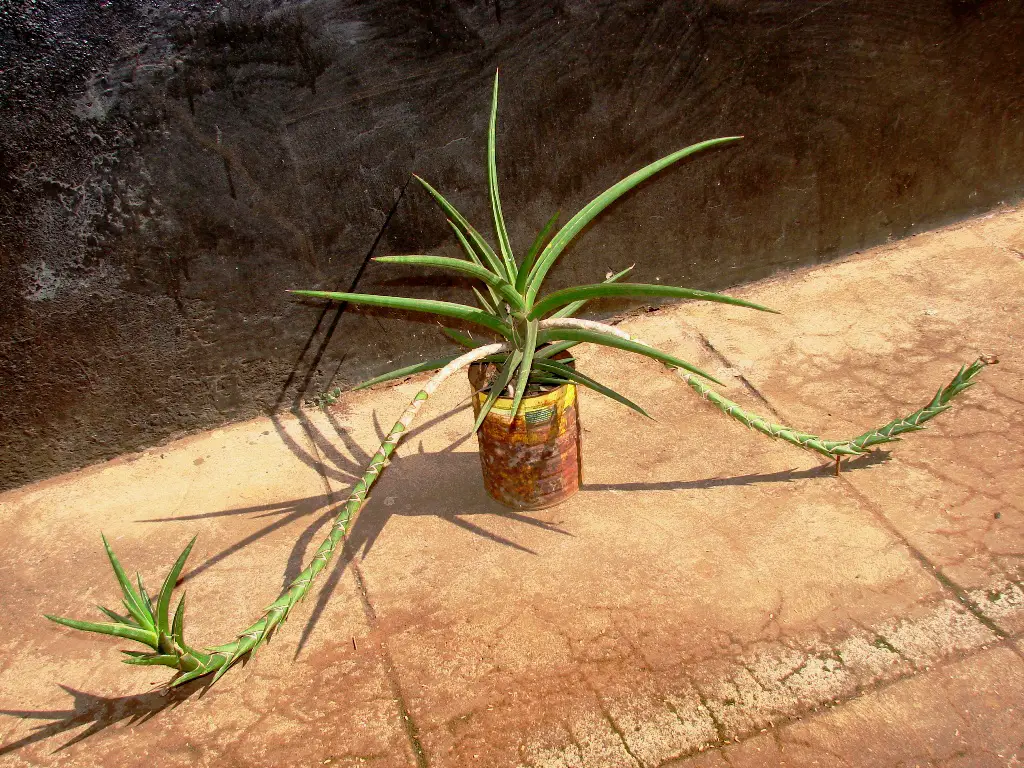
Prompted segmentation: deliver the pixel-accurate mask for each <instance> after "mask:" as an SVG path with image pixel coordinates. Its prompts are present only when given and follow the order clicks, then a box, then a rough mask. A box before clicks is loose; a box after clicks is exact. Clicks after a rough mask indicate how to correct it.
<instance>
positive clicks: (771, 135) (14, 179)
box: [0, 0, 1024, 487]
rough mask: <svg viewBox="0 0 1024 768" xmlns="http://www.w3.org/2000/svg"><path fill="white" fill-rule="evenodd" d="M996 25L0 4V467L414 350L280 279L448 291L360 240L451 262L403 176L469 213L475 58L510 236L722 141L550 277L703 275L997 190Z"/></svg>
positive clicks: (576, 7)
mask: <svg viewBox="0 0 1024 768" xmlns="http://www.w3.org/2000/svg"><path fill="white" fill-rule="evenodd" d="M1021 40H1024V3H1022V2H1021V1H1020V0H987V1H986V0H929V1H926V0H905V1H904V2H891V0H885V1H884V2H880V1H877V0H824V1H822V2H819V1H818V0H815V1H814V2H753V1H749V2H744V1H743V0H717V1H715V2H711V1H707V0H705V1H703V2H698V1H694V2H683V1H682V0H675V1H669V2H658V1H657V0H647V1H642V0H616V1H615V2H596V1H593V0H591V1H586V2H585V1H584V0H564V1H563V2H519V3H514V2H509V0H492V1H491V2H470V1H469V0H450V1H446V0H427V1H425V2H399V0H362V1H356V0H330V1H328V0H308V1H307V2H284V1H282V0H278V1H277V2H269V1H268V2H261V1H260V0H248V2H242V1H241V0H238V1H237V2H225V3H211V2H171V1H167V2H155V1H154V2H149V3H145V2H141V1H134V2H133V1H131V0H108V1H106V2H101V1H100V0H95V2H89V3H85V2H81V1H80V0H36V1H35V2H28V0H24V1H23V2H19V1H17V0H11V1H10V2H6V3H0V57H2V61H0V93H2V94H3V101H2V103H0V119H2V124H3V126H4V130H3V131H2V132H0V148H2V149H0V173H2V178H3V181H2V185H3V186H2V189H0V397H2V407H0V435H2V438H3V439H2V442H0V487H5V486H11V485H16V484H18V483H22V482H26V481H28V480H31V479H34V478H39V477H43V476H45V475H48V474H52V473H54V472H57V471H59V470H63V469H67V468H71V467H74V466H80V465H82V464H85V463H88V462H91V461H95V460H98V459H102V458H105V457H109V456H111V455H114V454H116V453H118V452H121V451H124V450H127V449H132V448H138V447H141V446H145V445H151V444H153V443H155V442H157V441H159V440H161V439H163V438H164V437H166V436H169V435H172V434H175V433H180V432H181V431H185V430H192V429H197V428H201V427H205V426H209V425H213V424H216V423H219V422H223V421H225V420H229V419H236V418H241V417H244V416H248V415H252V414H255V413H258V412H260V411H264V412H265V411H266V410H267V409H269V408H272V407H274V406H275V404H276V405H279V406H280V405H284V406H285V407H287V406H288V405H290V404H292V403H293V402H294V401H295V399H296V398H297V397H299V396H301V392H302V391H303V390H305V391H306V396H307V397H308V396H310V395H313V394H316V393H317V392H319V391H322V390H323V389H324V388H325V387H327V386H328V384H329V383H330V382H332V381H333V385H341V386H345V385H347V384H351V383H353V382H354V381H355V380H357V379H359V378H360V377H362V376H363V375H365V374H367V373H373V372H378V371H380V370H382V369H383V368H384V367H386V366H387V365H388V364H389V362H393V363H395V364H397V363H401V362H408V361H411V360H415V359H418V357H419V356H420V355H421V354H426V355H433V354H435V353H436V352H437V350H438V349H439V348H441V347H442V346H444V343H443V341H442V340H441V338H440V337H439V334H437V333H436V332H435V329H434V327H433V325H432V323H430V322H429V321H425V322H423V321H416V320H415V319H412V318H400V317H395V316H393V315H389V314H388V313H385V312H376V311H366V312H363V311H358V310H355V309H352V308H350V309H348V310H346V311H344V312H343V313H342V314H340V315H339V314H338V313H337V312H335V311H333V310H332V311H330V312H327V313H324V312H322V310H321V308H319V307H317V306H314V305H303V304H301V303H298V302H295V301H290V300H289V299H288V298H287V296H286V295H285V294H284V292H283V291H284V289H286V288H291V287H331V288H339V287H340V288H343V289H349V288H351V287H352V285H353V284H356V286H357V288H358V289H359V290H366V291H389V292H401V293H405V294H407V295H415V296H448V297H455V298H463V297H464V296H465V294H466V286H465V285H463V284H461V283H459V282H458V281H452V280H450V279H448V278H447V277H446V276H442V277H441V278H438V277H436V276H432V275H420V274H417V273H415V272H410V271H402V270H394V269H388V268H385V267H384V266H383V265H378V264H373V263H367V256H368V254H369V253H370V252H371V250H373V252H374V253H375V254H376V255H382V254H386V253H392V252H430V253H432V252H436V253H449V254H454V253H455V244H454V243H453V242H452V241H451V239H450V238H449V237H448V233H447V230H446V225H445V223H444V218H443V216H442V215H441V214H440V213H439V212H438V211H436V210H435V209H433V208H432V207H431V206H430V205H429V204H428V202H427V199H426V196H425V194H424V193H423V192H422V191H420V190H419V189H417V188H415V187H414V186H412V185H410V186H408V187H406V183H407V181H408V179H409V174H410V172H411V171H416V172H418V173H420V174H421V175H424V176H426V177H427V178H428V179H429V180H431V181H432V182H433V183H435V185H436V186H438V187H439V188H440V189H441V190H442V191H443V192H444V193H445V194H447V195H448V196H449V197H450V198H451V199H452V200H453V202H455V203H456V204H457V205H459V206H460V207H462V208H463V211H464V212H465V213H466V214H467V215H468V216H469V217H470V218H471V219H472V220H475V221H477V222H479V224H478V226H480V227H481V228H484V229H485V230H486V231H489V226H488V225H487V220H488V219H487V215H488V207H487V201H486V187H485V183H484V173H483V155H484V131H485V128H486V119H487V111H488V104H489V81H490V78H491V76H492V75H493V72H494V68H495V67H496V66H498V65H500V66H501V68H502V84H503V90H502V104H501V126H500V133H499V142H500V143H499V151H500V158H499V163H500V175H501V180H502V184H503V202H504V205H505V211H506V218H507V220H509V225H510V229H511V232H512V238H513V245H514V246H519V247H520V248H522V247H525V245H526V244H527V243H528V242H529V240H530V239H532V236H533V234H534V232H535V231H536V229H537V228H539V227H540V226H541V224H543V222H544V220H546V218H547V217H548V216H549V215H550V214H551V213H552V212H553V211H554V210H556V209H561V210H562V211H563V212H565V213H566V214H571V213H573V212H575V210H576V209H577V208H578V207H579V206H581V205H582V204H584V203H585V202H586V201H587V200H588V199H589V198H590V197H591V196H593V195H594V194H596V193H597V192H599V191H601V190H602V189H604V188H605V187H606V186H608V185H609V184H611V183H613V182H614V181H616V180H617V179H618V178H620V177H621V176H624V175H625V174H627V173H628V172H630V171H632V170H634V169H635V168H637V167H639V166H640V165H642V164H644V163H645V162H648V161H650V160H652V159H654V158H656V157H658V156H660V155H662V154H665V153H667V152H669V151H671V150H672V149H675V148H678V147H680V146H683V145H685V144H688V143H691V142H693V141H696V140H699V139H703V138H709V137H713V136H718V135H724V134H734V133H743V134H745V135H746V136H747V140H746V141H745V142H743V143H742V145H739V146H734V147H731V148H728V149H722V150H719V151H716V152H713V153H710V154H707V155H703V156H698V157H697V158H696V159H694V160H693V161H692V162H688V163H686V164H683V165H681V166H678V167H676V168H674V169H672V170H670V171H668V172H667V173H665V174H663V175H661V176H660V177H658V178H657V179H656V180H654V181H652V182H648V183H647V184H645V185H644V186H643V187H641V188H640V189H638V190H637V191H635V192H634V193H632V194H631V195H630V196H629V197H628V198H627V199H624V200H623V201H621V202H620V203H619V204H618V205H616V206H615V207H614V208H613V209H612V210H610V211H609V212H608V213H607V214H605V216H604V217H603V219H602V220H601V221H600V222H599V223H598V224H597V225H595V226H593V227H592V228H591V229H590V230H589V231H588V232H587V233H586V234H585V235H584V236H583V237H582V238H581V239H580V240H579V242H578V243H577V244H576V245H575V246H574V247H573V248H572V249H571V251H570V252H568V253H567V255H566V257H565V258H564V263H562V264H561V266H560V267H559V268H558V269H557V270H556V271H555V272H554V273H553V274H552V282H553V284H559V283H565V282H569V281H574V280H587V281H590V280H593V279H594V278H596V277H599V276H602V275H603V274H604V273H605V272H606V271H607V270H609V269H614V268H620V267H622V266H624V265H627V264H629V263H632V262H634V261H635V262H637V265H638V266H637V269H636V272H635V279H636V280H638V281H645V282H648V281H654V280H656V279H660V280H661V281H662V282H674V283H677V284H687V285H691V286H694V287H703V288H723V287H726V286H729V285H731V284H735V283H737V282H741V281H743V280H748V279H753V278H758V277H762V276H764V275H767V274H769V273H771V272H773V271H775V270H777V269H779V268H783V267H787V266H792V265H797V264H806V263H811V262H815V261H820V260H823V259H827V258H830V257H833V256H836V255H839V254H842V253H845V252H849V251H851V250H856V249H859V248H862V247H865V246H868V245H873V244H876V243H878V242H882V241H885V240H886V239H888V238H892V237H901V236H903V235H906V234H908V233H910V232H912V231H916V230H920V229H924V228H927V227H931V226H934V225H936V224H940V223H943V222H946V221H949V220H951V219H954V218H957V217H961V216H964V215H966V214H968V213H971V212H974V211H978V210H983V209H985V208H987V207H991V206H993V205H995V204H997V203H999V202H1000V201H1003V200H1010V199H1014V198H1017V197H1019V196H1020V195H1021V193H1022V191H1024V46H1022V45H1021ZM403 190H404V191H403ZM385 224H386V226H385ZM880 300H887V297H880ZM328 335H331V338H330V343H329V344H325V343H324V342H325V341H326V339H327V337H328ZM289 382H290V383H289ZM286 384H287V386H286Z"/></svg>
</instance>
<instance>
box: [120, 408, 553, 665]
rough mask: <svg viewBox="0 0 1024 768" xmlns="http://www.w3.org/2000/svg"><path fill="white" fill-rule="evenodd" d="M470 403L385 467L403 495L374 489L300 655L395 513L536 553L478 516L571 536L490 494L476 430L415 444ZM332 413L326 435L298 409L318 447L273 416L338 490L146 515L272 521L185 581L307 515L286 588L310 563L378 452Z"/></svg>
mask: <svg viewBox="0 0 1024 768" xmlns="http://www.w3.org/2000/svg"><path fill="white" fill-rule="evenodd" d="M464 410H465V408H464V407H459V408H455V409H453V410H451V411H449V412H447V413H444V414H441V415H439V416H437V417H435V418H433V419H431V420H430V421H427V422H425V423H423V424H422V425H420V426H418V427H416V428H414V429H412V430H411V431H410V432H409V434H408V435H407V436H406V437H405V439H404V440H403V442H402V448H401V449H400V450H399V451H397V452H396V453H395V454H393V455H392V457H391V460H390V462H389V467H390V468H389V469H387V470H386V471H385V473H384V475H385V477H386V476H387V475H392V476H393V477H398V478H399V480H400V486H401V497H400V500H399V501H398V503H395V498H394V497H389V496H387V495H386V493H387V491H386V488H387V487H388V486H387V482H386V480H385V481H382V482H381V483H380V484H379V485H377V486H375V488H374V492H373V493H371V494H370V497H369V498H368V500H367V502H366V504H365V505H364V506H363V508H362V509H361V510H360V511H359V513H358V514H357V516H356V518H355V521H354V523H353V525H352V528H351V529H350V530H349V532H348V535H347V537H346V539H345V544H344V547H343V548H342V550H341V552H340V556H339V557H338V559H337V561H336V562H335V564H334V565H333V566H332V567H331V569H330V572H329V573H328V574H326V579H325V580H324V582H323V585H322V586H321V587H320V588H319V590H318V594H317V599H316V604H315V606H314V608H313V610H312V612H311V614H310V617H309V619H308V620H307V623H306V626H305V628H304V629H303V632H302V636H301V638H300V640H299V643H298V647H297V648H296V652H295V656H296V658H297V657H298V656H299V654H300V653H301V652H302V650H303V648H304V647H305V645H306V643H307V641H308V640H309V638H310V636H311V635H312V632H313V631H314V629H315V627H316V624H317V622H318V621H319V619H320V616H321V615H322V613H323V611H324V609H325V608H326V607H327V604H328V603H329V602H330V599H331V597H332V595H333V594H334V591H335V589H336V588H337V585H338V583H339V582H340V580H341V578H342V576H343V574H344V572H345V570H346V568H348V566H349V565H350V564H351V563H352V561H353V559H354V558H356V557H358V558H365V557H366V555H367V554H368V553H369V552H370V551H371V550H372V548H373V546H374V543H375V542H376V541H377V539H378V537H379V536H380V534H381V532H382V531H383V530H384V527H385V526H386V525H387V523H388V521H389V520H390V519H391V518H392V517H396V516H409V517H419V516H429V517H434V518H438V519H440V520H444V521H446V522H448V523H451V524H452V525H455V526H457V527H459V528H462V529H463V530H465V531H468V532H470V533H472V534H475V535H477V536H480V537H481V538H484V539H487V540H489V541H491V542H493V543H495V544H498V545H501V546H506V547H510V548H512V549H516V550H519V551H521V552H524V553H527V554H531V555H532V554H536V552H534V551H533V550H531V549H530V548H529V547H526V546H523V545H522V544H519V543H517V542H516V541H513V540H512V539H510V538H507V537H506V536H502V535H500V534H498V533H494V532H492V531H489V530H487V529H486V528H485V527H484V525H483V524H482V522H476V521H473V520H471V519H470V518H473V517H484V518H486V517H499V518H504V519H506V520H511V521H514V522H516V523H521V524H523V525H528V526H533V527H536V528H541V529H543V530H546V531H550V532H552V533H559V534H562V535H570V534H568V533H567V532H566V531H564V530H563V529H561V528H559V527H558V525H557V524H554V523H550V522H546V521H544V520H541V519H538V518H536V517H531V516H529V515H527V514H523V513H519V512H516V511H514V510H511V509H507V508H505V507H503V506H501V505H500V504H498V503H497V502H496V501H493V500H492V499H491V498H490V497H488V496H487V494H486V493H485V492H484V490H483V483H482V480H481V478H480V463H479V459H478V457H477V454H476V453H475V452H466V451H458V450H457V449H458V448H459V447H460V446H461V445H463V444H464V443H465V442H466V441H467V440H470V439H472V435H470V434H467V435H466V436H465V437H463V438H461V439H459V440H457V441H456V442H454V443H453V444H451V445H449V446H447V447H446V448H445V449H443V450H441V451H438V452H435V453H426V452H424V449H423V446H422V443H421V444H420V445H419V450H418V451H410V450H409V447H410V446H414V445H415V444H416V438H417V436H418V435H421V434H422V433H423V432H424V431H425V430H427V429H429V428H430V427H432V426H434V425H436V424H439V423H441V422H443V421H445V420H446V419H449V418H451V417H453V416H456V415H463V416H464V415H465V414H464V413H463V411H464ZM325 413H326V417H327V421H328V423H329V429H328V430H327V431H328V432H329V433H330V434H325V433H324V431H323V430H322V429H321V427H319V426H318V425H317V424H315V423H314V422H313V421H312V420H311V419H310V418H309V417H308V416H307V415H306V414H305V413H304V412H302V411H301V410H296V411H295V415H296V416H297V418H298V420H299V423H300V424H301V426H302V428H303V431H304V434H305V437H306V438H307V440H308V441H309V443H311V444H312V446H315V450H310V449H309V448H308V447H306V446H304V445H302V444H301V443H300V442H299V441H298V440H296V438H295V437H294V436H293V435H291V434H289V432H288V430H287V429H286V428H285V424H284V421H283V420H282V418H281V417H280V416H272V417H271V419H272V421H273V424H274V427H275V429H276V431H277V434H278V436H279V437H280V439H281V440H282V441H283V442H284V444H285V445H286V446H287V447H288V449H289V450H290V451H291V453H292V454H294V455H295V456H296V457H297V458H298V459H299V460H300V461H302V462H303V463H304V464H306V465H308V466H310V467H312V468H314V469H316V470H317V471H318V472H319V473H321V474H322V475H323V476H324V477H325V478H327V479H329V480H330V481H331V482H333V483H334V484H335V488H336V489H337V490H336V492H328V491H326V490H325V492H324V493H323V494H318V495H315V496H308V497H305V498H296V499H288V500H283V501H280V502H275V503H271V504H261V505H256V506H249V507H237V508H234V509H226V510H220V511H215V512H206V513H199V514H195V515H180V516H177V517H173V518H148V519H143V520H140V521H139V522H143V523H161V524H166V523H180V522H183V521H184V522H189V521H191V522H194V521H197V520H207V519H211V518H217V517H234V516H246V517H248V518H249V519H250V520H253V519H267V520H268V521H269V522H267V524H266V525H264V526H262V527H261V528H259V529H257V530H255V531H253V532H252V533H250V534H248V535H246V536H245V537H243V538H241V539H240V540H238V541H237V542H235V543H233V544H231V545H229V546H227V547H225V548H224V549H222V550H221V551H219V552H217V553H215V554H213V555H212V556H210V557H208V558H207V559H206V560H205V561H203V562H202V563H199V564H197V565H195V566H194V567H193V568H191V569H190V570H189V571H188V572H187V573H186V574H185V575H184V576H183V578H182V581H187V580H189V579H192V578H194V577H195V576H197V575H198V574H200V573H202V572H203V571H205V570H207V569H208V568H211V567H213V566H214V565H216V564H217V563H219V562H221V561H222V560H225V559H227V558H229V557H231V556H233V555H235V554H237V553H239V552H241V551H242V550H244V549H245V548H246V547H248V546H250V545H252V544H254V543H256V542H257V541H259V540H261V539H263V538H265V537H267V536H269V535H271V534H273V533H274V532H275V531H277V530H278V529H281V528H284V527H286V526H288V525H290V524H292V523H294V522H296V521H300V520H301V521H303V522H304V526H305V527H304V528H303V530H302V532H301V533H300V534H299V535H298V536H297V537H296V539H295V542H294V544H293V545H292V548H291V552H290V553H289V555H288V560H287V563H286V565H285V569H284V572H283V573H282V575H281V587H282V590H283V589H285V588H287V586H288V585H289V584H290V583H291V582H292V580H293V579H294V578H295V577H296V576H297V575H298V574H299V572H300V571H301V570H302V568H303V566H304V565H305V560H306V559H308V557H310V556H311V549H310V547H311V546H315V545H316V544H317V543H319V539H320V537H322V536H323V535H325V533H326V530H327V526H328V525H329V524H330V522H331V521H332V520H333V519H334V517H335V515H336V514H337V513H338V511H339V510H340V508H341V507H342V506H343V505H344V503H345V502H346V501H347V499H348V492H349V488H350V487H351V485H352V484H354V483H355V482H356V480H358V479H359V478H360V477H361V476H362V475H363V473H364V471H365V469H366V466H367V465H368V464H369V463H370V459H371V458H372V455H373V453H372V452H368V451H366V450H364V449H363V447H362V446H360V445H359V444H358V443H356V442H355V441H354V440H353V439H352V437H351V436H350V435H349V434H348V432H347V430H346V429H345V428H344V427H343V426H342V425H341V424H339V423H338V421H337V419H336V418H335V416H334V414H332V413H331V412H330V411H329V410H328V411H325ZM467 418H468V417H467ZM374 426H375V429H376V432H377V436H378V438H379V439H381V440H383V439H384V437H385V436H386V433H385V430H384V429H383V428H382V426H381V424H380V422H379V421H378V420H377V417H376V414H374ZM442 467H443V480H444V482H443V483H441V482H436V478H437V477H438V476H439V468H442Z"/></svg>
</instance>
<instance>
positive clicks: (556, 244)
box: [526, 136, 743, 306]
mask: <svg viewBox="0 0 1024 768" xmlns="http://www.w3.org/2000/svg"><path fill="white" fill-rule="evenodd" d="M742 138H743V137H742V136H725V137H723V138H720V139H709V140H708V141H701V142H699V143H697V144H691V145H690V146H688V147H684V148H683V149H680V150H678V151H676V152H673V153H672V154H670V155H666V156H665V157H663V158H661V159H660V160H655V161H654V162H653V163H651V164H650V165H646V166H644V167H643V168H641V169H640V170H639V171H634V172H633V173H631V174H630V175H629V176H627V177H626V178H624V179H623V180H622V181H620V182H619V183H618V184H615V185H614V186H612V187H609V188H608V189H606V190H605V191H604V192H602V193H601V194H600V195H598V196H597V197H595V198H594V199H593V200H591V201H590V202H589V203H587V204H586V205H585V206H584V207H583V210H581V211H580V212H579V213H577V214H576V215H575V216H573V217H572V218H571V219H569V221H568V223H567V224H566V225H565V226H564V227H562V228H561V229H560V230H559V231H558V234H557V235H555V236H554V238H553V239H552V240H551V242H550V243H548V246H547V248H545V249H544V251H543V252H542V253H541V255H540V258H539V259H538V261H537V263H536V264H535V265H534V267H533V269H532V270H531V271H530V276H529V277H528V278H527V281H526V285H527V289H526V305H527V306H532V305H533V301H534V299H536V298H537V292H538V291H539V290H540V287H541V284H542V283H543V282H544V277H545V276H546V275H547V273H548V270H549V269H551V266H552V265H553V264H554V263H555V259H557V258H558V257H559V256H560V255H561V253H562V251H563V250H565V247H566V246H567V245H568V244H569V243H570V241H571V240H572V239H573V238H574V237H576V235H577V234H579V232H580V230H582V229H583V228H584V227H585V226H587V224H589V223H590V222H591V221H593V220H594V217H596V216H597V215H598V214H599V213H601V211H603V210H604V209H605V208H607V207H608V206H609V205H611V204H612V203H614V202H615V201H616V200H618V199H619V198H620V197H622V196H623V195H624V194H626V193H627V192H628V191H629V190H631V189H633V187H635V186H637V185H638V184H640V183H642V182H644V181H646V180H647V179H649V178H650V177H651V176H653V175H654V174H656V173H658V171H661V170H664V169H665V168H667V167H668V166H670V165H672V164H673V163H676V162H678V161H680V160H682V159H683V158H684V157H689V156H690V155H693V154H696V153H697V152H700V151H701V150H704V149H710V148H711V147H715V146H718V145H719V144H727V143H728V142H730V141H737V140H739V139H742Z"/></svg>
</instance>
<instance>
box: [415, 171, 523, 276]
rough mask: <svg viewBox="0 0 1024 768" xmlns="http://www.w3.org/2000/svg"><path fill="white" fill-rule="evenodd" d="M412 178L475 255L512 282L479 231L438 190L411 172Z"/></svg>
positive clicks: (502, 264) (500, 261)
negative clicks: (436, 205)
mask: <svg viewBox="0 0 1024 768" xmlns="http://www.w3.org/2000/svg"><path fill="white" fill-rule="evenodd" d="M413 178H415V179H416V181H418V182H419V183H420V184H421V185H423V188H424V189H426V190H427V193H428V194H429V195H430V196H431V197H432V198H434V200H435V201H436V202H437V204H438V205H440V206H441V210H443V211H444V213H445V216H447V217H448V218H449V219H450V220H451V221H452V224H453V225H454V226H455V227H456V228H457V229H458V230H459V231H460V232H462V234H463V236H465V238H466V239H467V240H468V241H469V244H470V246H471V248H472V250H473V251H474V252H475V253H476V254H477V257H478V258H479V259H480V260H481V261H483V262H486V263H487V265H488V266H489V267H490V268H491V269H492V270H493V271H494V272H495V273H496V274H498V275H501V276H503V277H504V278H505V279H506V280H508V281H509V282H510V283H514V282H515V277H514V276H513V275H510V274H509V273H508V272H507V271H506V270H505V265H504V263H503V262H502V260H501V259H499V258H498V256H497V254H495V253H494V250H493V249H492V248H491V246H489V245H488V244H487V241H486V240H484V239H483V238H482V237H481V236H480V233H479V232H477V231H476V229H474V227H473V225H472V224H470V223H469V222H468V221H466V217H465V216H463V215H462V214H461V213H459V212H458V211H457V210H456V209H455V206H453V205H452V204H451V203H449V202H448V201H447V200H445V199H444V197H443V196H442V195H441V193H440V192H438V191H437V190H436V189H434V188H433V187H432V186H430V185H429V184H428V183H427V182H426V181H424V180H423V179H421V178H420V177H419V176H417V175H416V174H415V173H414V174H413Z"/></svg>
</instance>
